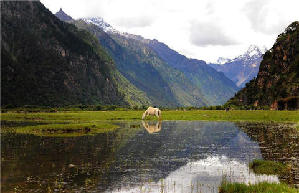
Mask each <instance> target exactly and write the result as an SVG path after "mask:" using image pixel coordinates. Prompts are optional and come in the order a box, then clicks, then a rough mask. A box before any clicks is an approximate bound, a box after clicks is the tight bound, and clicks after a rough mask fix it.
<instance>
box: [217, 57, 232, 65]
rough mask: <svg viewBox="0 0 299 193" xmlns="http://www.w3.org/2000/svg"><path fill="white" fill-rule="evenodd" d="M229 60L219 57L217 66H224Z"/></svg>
mask: <svg viewBox="0 0 299 193" xmlns="http://www.w3.org/2000/svg"><path fill="white" fill-rule="evenodd" d="M230 61H231V59H229V58H223V57H219V58H218V60H217V64H225V63H227V62H230Z"/></svg>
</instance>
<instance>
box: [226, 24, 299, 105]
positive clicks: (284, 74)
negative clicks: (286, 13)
mask: <svg viewBox="0 0 299 193" xmlns="http://www.w3.org/2000/svg"><path fill="white" fill-rule="evenodd" d="M298 96H299V22H293V23H292V24H291V25H289V27H288V28H287V29H286V30H285V32H284V33H282V34H280V35H279V36H278V38H277V40H276V42H275V44H274V45H273V47H272V48H271V49H270V50H269V51H267V52H266V53H265V55H264V57H263V60H262V62H261V65H260V69H259V73H258V76H257V78H256V79H253V80H251V81H250V82H249V83H247V84H246V87H245V88H244V89H242V90H241V91H240V92H238V93H237V94H236V95H235V97H233V98H232V99H230V101H228V104H232V105H236V106H244V105H247V106H255V107H257V108H260V107H263V106H264V107H265V106H268V108H269V107H270V108H272V109H298V108H299V97H298Z"/></svg>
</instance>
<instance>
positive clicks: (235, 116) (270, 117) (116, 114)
mask: <svg viewBox="0 0 299 193" xmlns="http://www.w3.org/2000/svg"><path fill="white" fill-rule="evenodd" d="M142 113H143V111H77V112H56V113H13V112H11V113H10V112H8V113H1V119H2V120H11V121H24V120H34V121H56V122H63V121H91V120H109V121H111V120H140V119H141V116H142ZM162 120H205V121H274V122H293V123H298V122H299V111H262V110H260V111H245V110H234V111H228V112H225V111H223V110H191V111H162Z"/></svg>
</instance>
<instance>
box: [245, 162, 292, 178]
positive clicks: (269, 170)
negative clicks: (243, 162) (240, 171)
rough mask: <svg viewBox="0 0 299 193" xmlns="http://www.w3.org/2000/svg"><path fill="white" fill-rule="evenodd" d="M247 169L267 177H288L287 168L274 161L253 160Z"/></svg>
mask: <svg viewBox="0 0 299 193" xmlns="http://www.w3.org/2000/svg"><path fill="white" fill-rule="evenodd" d="M249 167H250V168H251V169H252V170H253V171H254V173H256V174H267V175H278V176H285V175H288V173H289V169H288V166H287V165H285V164H283V163H280V162H274V161H268V160H253V161H252V162H251V163H250V164H249Z"/></svg>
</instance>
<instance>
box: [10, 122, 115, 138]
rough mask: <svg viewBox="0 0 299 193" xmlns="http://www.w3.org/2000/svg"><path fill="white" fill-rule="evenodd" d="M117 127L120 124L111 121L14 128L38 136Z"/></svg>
mask: <svg viewBox="0 0 299 193" xmlns="http://www.w3.org/2000/svg"><path fill="white" fill-rule="evenodd" d="M116 128H118V126H117V125H113V124H111V123H71V124H48V125H37V126H25V127H15V128H14V130H15V132H16V133H20V134H34V135H37V136H53V137H74V136H83V135H94V134H97V133H105V132H110V131H113V130H114V129H116Z"/></svg>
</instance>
